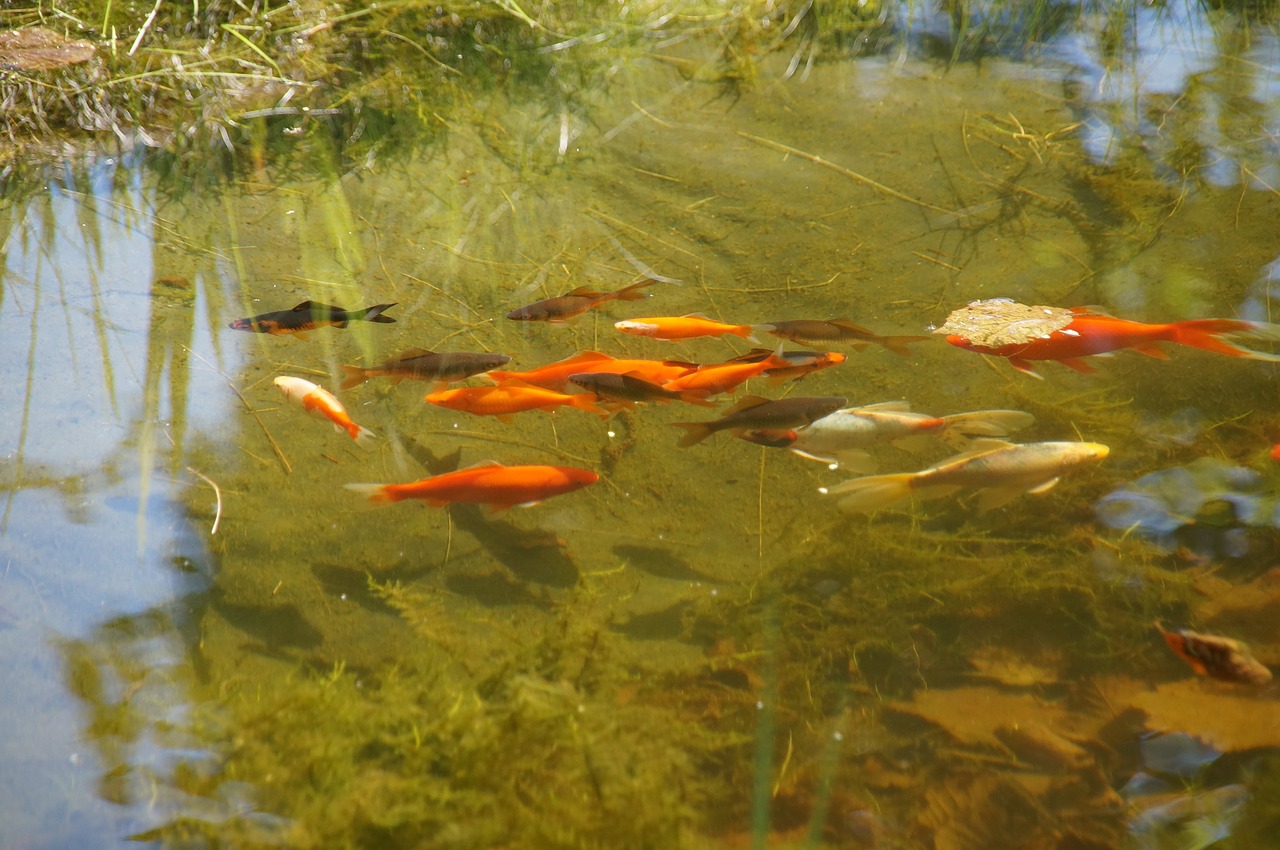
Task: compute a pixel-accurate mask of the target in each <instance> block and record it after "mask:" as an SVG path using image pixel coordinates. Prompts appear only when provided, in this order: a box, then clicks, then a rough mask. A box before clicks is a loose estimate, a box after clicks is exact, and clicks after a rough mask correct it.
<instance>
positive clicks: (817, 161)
mask: <svg viewBox="0 0 1280 850" xmlns="http://www.w3.org/2000/svg"><path fill="white" fill-rule="evenodd" d="M738 135H739V136H741V137H742V138H744V139H747V140H748V141H752V142H755V143H756V144H757V145H763V146H764V147H766V148H772V149H773V150H775V151H781V152H782V153H788V154H794V155H795V156H798V157H800V158H801V159H807V160H809V161H810V162H812V163H813V164H814V165H821V166H824V167H826V168H830V169H831V170H832V171H834V172H836V173H837V174H843V175H844V176H845V177H848V178H849V179H851V180H854V181H857V182H858V183H861V184H862V185H864V186H868V187H870V188H872V189H875V190H876V191H877V192H881V193H883V194H885V195H888V196H889V197H891V198H897V199H898V200H899V201H906V202H907V203H909V204H915V205H916V206H918V207H924V208H925V209H928V210H933V211H935V212H940V213H946V214H948V215H955V210H949V209H946V208H944V207H937V206H934V205H933V204H931V203H929V202H928V201H922V200H920V199H918V198H913V197H911V196H910V195H904V194H902V193H901V192H899V191H898V190H897V189H890V188H889V187H888V186H886V185H884V184H883V183H877V182H876V181H874V180H872V179H871V178H870V177H863V176H862V175H861V174H859V173H858V172H856V171H850V170H849V169H847V168H845V167H844V166H843V165H836V164H835V163H834V162H831V161H830V160H826V159H823V158H822V157H820V156H818V155H817V154H811V153H806V152H805V151H802V150H800V149H799V148H793V147H791V146H790V145H784V144H782V143H781V142H775V141H773V140H772V139H766V138H764V137H763V136H753V135H752V134H750V133H744V132H742V131H741V130H739V131H738Z"/></svg>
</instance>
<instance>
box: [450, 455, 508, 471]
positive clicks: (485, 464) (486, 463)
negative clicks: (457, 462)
mask: <svg viewBox="0 0 1280 850" xmlns="http://www.w3.org/2000/svg"><path fill="white" fill-rule="evenodd" d="M503 466H506V464H505V463H499V462H498V461H496V460H494V459H493V458H486V459H485V460H478V461H476V462H475V463H472V464H468V465H467V466H464V467H462V469H490V468H495V467H503ZM462 469H460V470H458V471H459V472H461V471H462Z"/></svg>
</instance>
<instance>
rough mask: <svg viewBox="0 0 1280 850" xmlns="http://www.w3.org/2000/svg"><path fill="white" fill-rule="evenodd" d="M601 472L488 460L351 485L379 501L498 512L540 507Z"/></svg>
mask: <svg viewBox="0 0 1280 850" xmlns="http://www.w3.org/2000/svg"><path fill="white" fill-rule="evenodd" d="M599 479H600V476H599V475H597V474H596V473H594V472H592V471H591V470H589V469H578V468H576V467H572V466H503V465H502V464H500V463H498V462H497V461H484V462H482V463H478V464H475V465H474V466H469V467H467V468H466V469H459V470H458V471H456V472H446V473H444V474H443V475H433V476H432V477H430V478H423V479H422V480H420V481H414V482H411V483H409V484H348V485H346V487H347V489H348V490H354V491H355V492H357V493H360V494H362V495H364V496H367V497H368V499H369V501H371V502H373V503H374V504H375V505H389V504H391V503H393V502H402V501H404V500H405V499H421V500H422V501H424V502H426V503H427V504H428V505H431V506H432V507H437V508H439V507H444V506H445V505H448V504H451V503H453V502H469V503H472V504H480V505H488V507H489V510H490V511H492V512H494V513H497V512H498V511H505V510H507V509H508V508H512V507H515V506H516V505H522V506H526V507H527V506H530V505H536V504H538V502H541V501H542V500H543V499H548V498H550V497H552V496H559V495H561V494H562V493H571V492H573V491H574V490H579V489H581V488H583V487H586V486H587V485H589V484H594V483H596V481H598V480H599Z"/></svg>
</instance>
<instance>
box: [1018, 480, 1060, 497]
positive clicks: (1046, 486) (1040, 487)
mask: <svg viewBox="0 0 1280 850" xmlns="http://www.w3.org/2000/svg"><path fill="white" fill-rule="evenodd" d="M1061 480H1062V479H1060V478H1058V477H1056V476H1055V477H1053V478H1050V479H1049V480H1048V481H1046V482H1044V483H1043V484H1037V485H1036V486H1034V487H1032V488H1031V489H1030V490H1028V491H1027V492H1028V493H1035V494H1037V495H1038V494H1040V493H1048V492H1049V491H1050V490H1052V489H1053V488H1054V487H1056V486H1057V484H1058V482H1059V481H1061Z"/></svg>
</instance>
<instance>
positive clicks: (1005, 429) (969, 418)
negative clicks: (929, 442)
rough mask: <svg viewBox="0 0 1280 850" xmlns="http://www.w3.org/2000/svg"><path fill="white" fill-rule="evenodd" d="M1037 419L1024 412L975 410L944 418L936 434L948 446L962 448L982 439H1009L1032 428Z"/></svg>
mask: <svg viewBox="0 0 1280 850" xmlns="http://www.w3.org/2000/svg"><path fill="white" fill-rule="evenodd" d="M1035 421H1036V418H1035V417H1034V416H1032V415H1031V414H1030V413H1027V412H1025V411H1022V410H975V411H973V412H972V413H953V414H951V415H950V416H944V417H942V427H941V428H939V429H938V430H937V431H936V432H935V433H936V434H937V436H938V438H939V439H941V440H942V441H943V442H944V443H946V444H947V445H949V446H951V447H953V448H960V447H962V446H965V445H967V444H968V443H969V441H970V440H974V439H978V438H980V437H996V438H1001V437H1007V436H1009V433H1010V432H1012V431H1020V430H1022V429H1023V428H1026V427H1028V426H1030V425H1031V424H1032V423H1033V422H1035Z"/></svg>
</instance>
